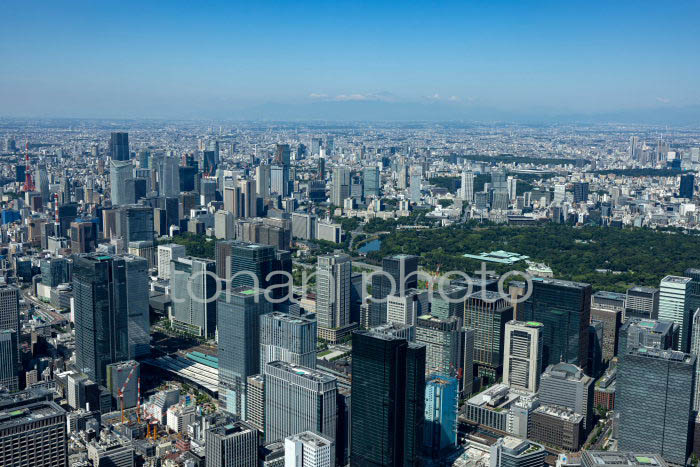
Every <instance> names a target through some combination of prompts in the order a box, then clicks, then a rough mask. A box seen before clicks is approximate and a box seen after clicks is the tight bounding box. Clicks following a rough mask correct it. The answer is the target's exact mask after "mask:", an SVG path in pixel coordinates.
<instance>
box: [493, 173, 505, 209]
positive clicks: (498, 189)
mask: <svg viewBox="0 0 700 467" xmlns="http://www.w3.org/2000/svg"><path fill="white" fill-rule="evenodd" d="M491 189H492V201H491V209H494V210H501V211H504V210H506V209H508V205H509V201H510V196H509V194H508V178H507V176H506V170H505V169H498V170H494V171H492V172H491Z"/></svg>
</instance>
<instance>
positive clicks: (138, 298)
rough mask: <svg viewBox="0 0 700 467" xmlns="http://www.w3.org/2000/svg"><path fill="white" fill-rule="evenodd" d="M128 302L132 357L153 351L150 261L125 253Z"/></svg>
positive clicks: (130, 353)
mask: <svg viewBox="0 0 700 467" xmlns="http://www.w3.org/2000/svg"><path fill="white" fill-rule="evenodd" d="M124 267H125V268H126V303H127V310H128V317H129V323H128V327H129V352H128V356H129V358H130V359H134V358H139V357H145V356H147V355H150V353H151V321H150V317H149V314H148V313H149V309H148V298H149V295H148V261H146V260H145V259H144V258H141V257H139V256H133V255H125V256H124Z"/></svg>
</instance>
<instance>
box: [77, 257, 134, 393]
mask: <svg viewBox="0 0 700 467" xmlns="http://www.w3.org/2000/svg"><path fill="white" fill-rule="evenodd" d="M126 287H127V281H126V266H125V264H124V260H123V259H122V258H120V257H118V256H114V257H112V256H107V255H104V256H98V255H87V256H77V257H75V259H74V266H73V296H74V301H75V305H74V307H75V308H74V310H75V364H76V367H77V368H78V370H79V371H81V372H82V373H85V374H86V375H88V377H90V379H92V380H93V381H95V382H96V383H98V384H101V385H103V386H104V385H106V384H107V372H106V367H107V365H108V364H110V363H116V362H121V361H124V360H127V359H128V358H129V328H128V323H129V318H128V306H127V291H126Z"/></svg>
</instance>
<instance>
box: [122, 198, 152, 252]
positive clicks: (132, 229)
mask: <svg viewBox="0 0 700 467" xmlns="http://www.w3.org/2000/svg"><path fill="white" fill-rule="evenodd" d="M154 234H155V232H154V230H153V208H152V207H150V206H142V205H138V204H135V205H130V206H122V207H120V208H119V210H118V211H117V236H119V237H121V238H122V239H123V240H124V244H126V245H128V244H129V243H131V242H153V240H154Z"/></svg>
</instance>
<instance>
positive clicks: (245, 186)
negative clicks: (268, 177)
mask: <svg viewBox="0 0 700 467" xmlns="http://www.w3.org/2000/svg"><path fill="white" fill-rule="evenodd" d="M238 185H239V186H240V187H241V201H240V205H241V208H242V212H241V213H240V215H239V216H238V217H257V216H258V195H257V193H256V188H255V181H254V180H239V181H238Z"/></svg>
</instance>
